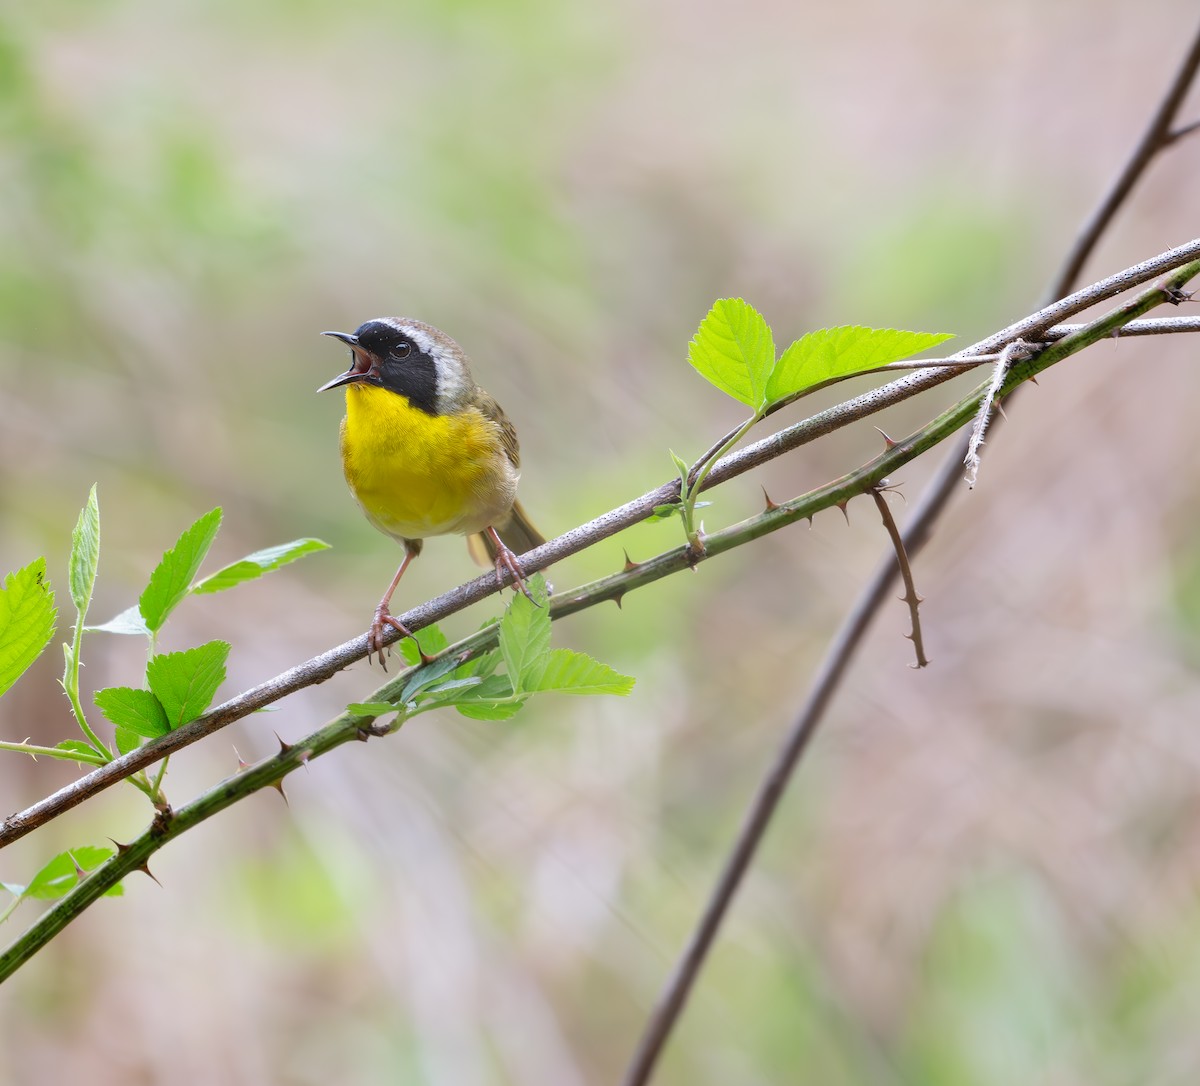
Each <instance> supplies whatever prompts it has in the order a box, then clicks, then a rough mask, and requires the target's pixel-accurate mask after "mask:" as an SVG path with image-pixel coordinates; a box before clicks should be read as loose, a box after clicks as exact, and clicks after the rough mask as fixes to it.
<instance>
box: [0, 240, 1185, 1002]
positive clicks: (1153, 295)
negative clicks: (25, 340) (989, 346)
mask: <svg viewBox="0 0 1200 1086" xmlns="http://www.w3.org/2000/svg"><path fill="white" fill-rule="evenodd" d="M1197 275H1200V259H1198V260H1194V261H1192V262H1191V263H1190V264H1187V265H1185V266H1184V267H1183V268H1180V269H1179V270H1178V271H1177V272H1175V273H1174V275H1172V276H1171V277H1170V279H1169V280H1168V281H1167V282H1165V283H1164V284H1160V285H1159V286H1155V287H1150V288H1148V289H1147V290H1145V291H1143V292H1142V293H1141V294H1140V295H1138V296H1137V297H1136V298H1134V299H1133V300H1131V301H1130V302H1128V303H1126V304H1125V305H1122V306H1119V307H1118V308H1117V309H1115V310H1113V311H1112V312H1111V313H1109V314H1106V315H1105V316H1103V317H1101V318H1100V319H1098V320H1096V321H1093V322H1092V323H1091V324H1089V325H1087V326H1086V327H1085V329H1084V330H1082V331H1080V332H1079V333H1076V334H1075V335H1073V336H1070V337H1067V338H1065V339H1063V340H1060V341H1059V342H1058V343H1055V344H1053V345H1051V346H1049V347H1047V348H1046V349H1045V350H1043V351H1042V352H1041V353H1040V354H1038V355H1037V356H1036V357H1034V358H1030V359H1028V360H1026V361H1023V362H1021V363H1019V364H1018V365H1016V366H1014V367H1013V368H1012V369H1011V370H1010V371H1009V376H1008V378H1007V380H1006V381H1005V387H1004V389H1003V390H1002V391H1003V392H1007V391H1011V389H1012V388H1014V387H1016V385H1017V384H1018V383H1019V382H1021V381H1025V380H1028V379H1029V378H1031V377H1033V376H1034V375H1035V374H1037V373H1040V372H1042V371H1043V370H1045V369H1048V368H1049V367H1050V366H1053V365H1055V364H1056V363H1058V362H1061V361H1062V360H1063V359H1065V358H1067V357H1069V356H1070V355H1072V354H1075V353H1077V352H1078V351H1081V350H1083V349H1084V348H1085V347H1088V346H1090V345H1091V344H1093V343H1096V342H1098V341H1099V340H1101V339H1103V338H1105V337H1107V336H1109V335H1111V333H1112V331H1113V329H1114V328H1116V327H1119V326H1120V325H1121V324H1122V323H1125V322H1128V321H1129V320H1132V319H1134V318H1135V317H1136V316H1138V315H1140V314H1141V313H1144V312H1146V311H1148V310H1149V309H1152V308H1153V307H1155V306H1157V305H1161V304H1162V303H1163V302H1164V301H1167V300H1168V299H1169V298H1170V297H1171V296H1172V292H1173V291H1174V290H1176V289H1177V288H1178V287H1179V286H1181V285H1182V284H1183V283H1185V282H1186V281H1187V280H1188V279H1190V278H1192V277H1194V276H1197ZM985 394H986V386H984V385H981V386H980V387H979V388H976V389H975V390H974V391H973V392H971V393H969V394H968V395H967V396H965V397H963V398H962V399H960V400H959V401H958V402H957V403H956V404H954V405H953V406H952V407H950V408H948V409H947V410H945V411H943V412H942V413H941V414H940V415H939V416H938V417H937V418H935V419H933V420H932V421H931V422H930V423H928V424H927V425H926V426H924V427H922V428H921V429H920V430H918V431H916V432H915V433H914V434H911V435H910V436H909V437H907V438H905V439H904V440H902V441H894V442H891V443H890V444H889V445H888V446H887V447H886V448H885V449H884V451H883V452H882V453H880V454H879V455H878V456H876V457H875V458H874V459H872V460H870V461H868V462H867V463H866V464H864V465H862V466H861V467H860V468H858V469H857V470H855V471H853V472H850V473H849V474H847V475H845V476H843V477H842V478H840V479H835V480H833V481H832V482H830V483H827V484H826V485H825V486H823V487H819V488H818V489H816V490H814V491H811V492H810V493H808V494H804V495H801V496H800V497H798V498H794V499H792V500H791V501H787V502H784V503H782V504H776V503H771V504H769V505H768V507H767V509H766V510H765V511H764V512H762V513H760V514H758V515H757V516H755V517H751V518H750V519H748V520H745V521H742V522H741V523H740V524H734V525H731V526H730V527H728V528H724V529H722V530H721V531H718V532H714V533H713V534H712V535H711V536H708V537H707V538H706V540H705V543H706V546H705V550H704V553H703V554H702V555H700V556H696V555H694V554H692V553H691V551H690V548H689V547H687V546H680V547H676V548H674V549H673V550H670V551H666V552H664V553H663V554H660V555H658V556H656V557H655V558H652V559H649V560H648V561H645V562H641V563H637V564H629V565H627V567H626V568H624V569H622V570H621V571H620V572H619V573H616V574H614V575H612V576H610V577H606V578H602V579H601V580H599V581H594V582H592V583H591V584H589V585H585V586H583V587H582V588H579V589H576V590H574V591H573V592H568V593H564V594H562V595H560V596H557V597H555V598H554V599H553V600H552V601H551V611H550V614H551V618H553V619H558V618H562V617H564V616H566V615H569V614H574V613H575V612H576V611H579V610H582V609H584V608H585V607H592V606H595V605H596V604H597V603H601V602H603V601H605V600H609V599H619V598H620V597H622V596H623V595H624V594H625V593H626V592H628V591H630V590H631V589H633V588H638V587H641V586H642V585H646V584H650V583H652V582H653V581H656V580H660V579H661V578H663V577H666V576H669V575H671V574H673V573H678V572H682V571H683V570H685V569H690V568H692V567H693V566H695V565H696V564H697V562H699V561H704V560H707V559H708V558H711V557H715V556H716V555H720V554H724V553H725V552H726V551H730V550H733V549H734V548H736V547H739V546H742V545H744V544H746V543H748V542H750V541H752V540H755V539H758V538H761V537H762V536H764V535H767V534H769V533H771V532H774V531H778V530H779V529H781V528H783V527H785V526H787V525H790V524H794V523H795V522H796V521H798V520H801V519H805V518H809V517H812V516H813V514H814V513H817V512H820V511H822V510H824V509H829V508H832V507H833V506H835V505H837V506H844V505H845V504H846V502H848V501H849V500H850V499H851V498H852V497H854V496H856V495H858V494H863V493H868V492H870V493H875V494H876V500H877V501H878V500H881V499H880V498H879V497H878V489H879V488H880V487H881V486H882V485H883V484H884V480H885V478H886V477H887V476H888V475H889V474H891V473H892V472H893V471H894V470H895V469H896V468H898V467H900V466H902V465H903V464H906V463H908V462H909V461H910V460H913V459H915V458H916V457H918V456H920V455H921V454H922V453H924V452H926V451H928V450H929V449H930V448H932V447H933V446H934V445H936V444H938V443H939V442H941V441H944V440H947V439H949V438H950V437H951V436H953V434H954V433H955V432H956V431H957V430H958V429H959V428H960V427H961V426H962V425H963V424H964V423H965V422H966V421H967V420H968V419H970V418H971V416H972V415H973V414H974V413H975V412H976V411H977V410H978V407H979V402H980V399H981V398H982V397H983V396H984V395H985ZM884 509H885V510H886V506H884ZM887 519H890V518H887ZM887 519H885V523H887ZM892 527H893V528H894V525H892ZM897 553H898V554H899V555H902V554H903V549H902V548H899V549H898V552H897ZM901 561H902V562H903V561H904V560H903V559H901ZM905 564H906V563H905ZM891 569H892V570H894V569H895V564H894V563H892V564H891ZM888 583H889V582H888V581H886V580H885V581H884V582H883V586H882V588H881V590H880V591H881V594H882V591H883V590H884V589H886V587H887V585H888ZM909 595H910V598H912V599H915V598H916V593H915V591H914V590H913V589H912V588H911V585H910V588H909ZM910 606H913V608H914V611H913V613H914V631H916V630H917V629H918V627H917V626H916V625H915V604H910ZM868 619H869V612H865V611H864V612H863V615H862V619H861V621H862V622H863V623H864V624H865V622H866V621H867V620H868ZM864 628H865V626H864ZM496 635H497V627H496V626H495V625H492V626H489V627H487V628H485V629H483V630H480V631H479V632H478V633H476V634H474V635H472V636H471V637H468V638H466V639H464V640H463V641H460V642H458V643H457V644H456V645H452V646H450V647H449V648H447V649H445V650H444V652H443V653H441V654H439V655H440V656H444V657H454V658H466V657H467V656H470V655H473V654H475V653H477V652H481V651H485V650H487V649H489V648H492V647H494V646H495V644H496ZM916 643H917V653H918V661H920V660H922V659H923V652H922V650H921V647H920V642H919V640H918V641H917V642H916ZM846 660H848V656H846V657H845V658H844V659H843V660H842V662H841V663H840V664H839V665H838V666H837V668H836V669H833V670H831V671H830V676H831V678H830V682H831V683H833V682H835V680H836V675H837V674H840V669H841V668H844V666H845V662H846ZM409 675H410V673H402V674H400V675H397V676H395V677H394V678H392V679H391V680H389V681H388V682H387V683H385V684H384V685H383V686H382V687H381V688H380V689H379V690H377V691H376V692H375V693H374V694H372V695H371V696H370V699H369V700H370V701H379V702H395V701H396V700H397V699H398V698H399V697H400V695H401V691H402V690H403V688H404V686H405V685H406V684H407V681H408V678H409ZM832 690H833V686H832V685H831V686H830V687H829V688H828V691H827V692H826V693H825V694H823V695H822V697H823V698H827V697H828V696H829V694H831V693H832ZM823 704H824V702H823V701H822V703H821V705H822V706H823ZM818 718H819V710H818V711H817V716H813V717H812V718H811V719H812V721H813V725H812V726H815V721H816V720H817V719H818ZM374 719H375V718H374V717H372V716H368V715H358V714H353V713H350V712H345V713H342V714H341V715H340V716H339V717H337V718H336V719H335V720H333V721H331V722H330V723H329V724H327V725H325V726H324V727H323V728H321V729H319V730H318V731H316V732H313V733H312V734H311V735H309V736H306V737H305V738H304V739H301V740H300V741H299V742H297V743H294V744H286V745H283V747H282V749H281V750H280V752H279V753H278V754H276V755H275V756H273V757H271V758H268V759H265V760H263V761H262V762H260V763H258V764H257V765H255V766H252V767H250V768H249V769H247V770H245V771H244V772H242V773H239V774H237V775H235V776H234V777H231V778H228V779H227V780H224V781H222V782H220V783H219V784H218V785H216V786H214V787H213V788H211V789H209V791H208V792H206V793H204V794H203V795H202V796H200V797H199V798H197V799H196V800H194V801H193V802H192V803H189V804H187V805H186V806H184V807H182V808H180V809H179V810H178V811H170V810H166V811H161V812H159V814H158V815H157V816H156V817H155V820H154V822H153V823H152V825H151V826H150V828H149V829H148V830H147V831H146V832H145V833H144V834H143V835H142V836H141V837H140V838H138V839H137V840H136V841H134V842H133V843H132V844H130V845H123V846H121V847H120V848H119V850H118V854H117V855H116V856H114V857H112V858H111V859H110V860H108V861H107V862H106V863H104V864H103V865H101V866H100V867H99V868H97V869H96V871H95V872H93V873H92V874H91V875H90V876H88V877H87V878H86V879H84V880H83V881H82V882H80V883H79V884H78V885H77V886H76V887H75V888H74V889H72V890H71V891H70V892H69V893H68V894H67V895H66V896H65V897H63V898H62V899H61V901H59V902H58V904H56V905H55V906H54V907H52V908H51V909H50V910H49V911H48V912H47V913H45V914H44V915H43V916H42V917H41V918H40V919H38V920H37V921H35V922H34V924H33V925H32V926H31V927H30V928H29V929H27V930H26V931H25V932H24V933H23V934H22V935H21V936H19V937H18V938H17V940H16V941H15V942H14V943H13V944H12V946H10V947H9V948H8V949H7V950H6V951H5V952H4V953H3V954H0V981H3V980H4V978H5V977H6V976H8V975H9V974H11V973H12V972H13V971H15V970H16V969H17V968H18V967H19V966H20V965H21V964H22V963H24V962H25V961H28V959H29V958H30V957H32V956H33V955H34V954H35V953H36V952H37V951H38V949H40V948H41V947H42V946H44V945H45V944H46V943H47V942H48V941H49V940H50V939H52V938H53V937H54V936H55V935H56V934H58V932H60V931H61V930H62V929H63V928H64V927H65V926H66V925H67V924H68V923H70V921H71V920H72V919H74V918H75V917H76V916H78V915H79V914H80V913H81V912H82V911H83V910H84V909H85V908H87V907H88V905H90V904H91V903H92V902H93V901H96V900H97V899H98V898H99V897H100V896H102V895H103V893H104V892H105V891H106V890H108V889H109V888H110V887H112V886H114V885H115V884H116V883H117V882H119V881H120V880H121V879H122V878H124V877H125V876H126V875H129V874H132V873H133V872H134V871H137V870H141V869H143V868H145V865H146V862H147V860H148V859H149V857H150V856H151V855H152V854H153V853H154V852H156V851H157V850H158V849H160V848H162V847H163V846H164V845H165V844H166V843H167V842H168V841H170V840H173V839H174V838H176V837H178V836H179V835H180V834H181V833H184V832H186V831H187V830H189V829H191V828H192V827H193V826H196V825H198V824H199V823H200V822H203V821H206V820H207V819H209V818H211V817H213V816H214V815H216V814H218V813H220V812H221V811H223V810H225V809H226V808H228V807H229V806H231V805H232V804H233V803H236V802H237V801H238V800H240V799H244V798H246V797H247V796H249V795H251V794H253V793H254V792H256V791H258V790H259V789H261V788H263V787H266V786H268V785H270V786H279V785H280V784H281V782H282V780H283V778H284V777H285V776H286V775H287V774H288V773H290V772H292V771H293V770H295V769H297V768H298V767H299V766H301V765H310V764H311V763H312V762H313V761H314V760H316V759H317V758H318V757H320V756H322V755H323V754H325V753H327V752H328V751H330V750H333V749H335V748H336V747H339V746H341V745H343V744H344V743H346V742H349V741H351V740H353V739H365V738H368V737H369V736H372V735H383V734H388V733H389V732H390V731H391V730H392V729H382V730H376V729H374V728H373V727H372V724H373V721H374ZM810 730H811V726H810ZM805 742H807V733H805V734H804V735H802V736H801V737H800V738H799V739H798V740H797V743H796V745H795V746H794V755H793V758H796V757H799V753H800V751H801V750H802V749H803V746H804V743H805ZM789 771H790V768H783V769H781V770H780V772H779V774H777V775H775V774H773V775H772V783H771V785H770V795H771V797H772V798H771V800H770V803H769V804H768V805H766V806H763V807H762V809H761V811H760V821H759V823H758V832H759V833H760V834H761V832H762V830H764V829H765V828H766V825H767V822H768V821H769V819H770V814H771V810H773V807H774V803H775V802H777V801H778V797H779V795H781V794H782V788H783V785H784V783H786V779H787V775H788V772H789ZM751 855H752V850H735V853H734V859H735V861H737V863H738V864H740V865H741V866H740V867H735V868H734V869H733V874H732V875H731V876H730V878H732V880H733V881H731V882H729V883H727V884H725V883H723V886H725V892H726V893H727V894H728V895H729V896H732V893H733V891H734V889H736V885H737V881H738V880H739V879H740V877H741V872H742V871H744V869H745V865H746V864H748V863H749V860H750V857H751ZM713 931H714V932H715V928H714V929H713ZM701 957H702V956H701ZM699 960H700V959H696V961H695V965H696V967H697V968H698V965H699ZM680 990H681V991H686V989H680Z"/></svg>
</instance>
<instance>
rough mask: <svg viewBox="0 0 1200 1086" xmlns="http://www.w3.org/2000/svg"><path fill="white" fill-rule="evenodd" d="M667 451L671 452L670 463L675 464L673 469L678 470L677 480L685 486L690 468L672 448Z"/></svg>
mask: <svg viewBox="0 0 1200 1086" xmlns="http://www.w3.org/2000/svg"><path fill="white" fill-rule="evenodd" d="M667 451H668V452H669V453H670V454H671V463H673V464H674V465H675V470H676V471H677V472H679V481H680V482H681V483H682V484H683V485H684V486H685V487H686V486H687V478H688V473H689V472H690V471H691V470H692V469H691V467H690V466H689V465H688V462H687V461H686V460H684V459H683V457H682V456H680V455H679V454H678V453H677V452H676V451H675V450H674V449H668V450H667ZM676 504H679V503H676Z"/></svg>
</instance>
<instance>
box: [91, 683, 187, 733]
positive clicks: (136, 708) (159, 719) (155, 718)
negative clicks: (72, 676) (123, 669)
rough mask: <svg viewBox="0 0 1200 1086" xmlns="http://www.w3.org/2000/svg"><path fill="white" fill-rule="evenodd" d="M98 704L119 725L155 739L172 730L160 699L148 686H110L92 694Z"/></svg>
mask: <svg viewBox="0 0 1200 1086" xmlns="http://www.w3.org/2000/svg"><path fill="white" fill-rule="evenodd" d="M93 700H94V701H95V702H96V705H97V707H98V708H99V709H100V712H102V713H103V714H104V715H105V716H106V717H108V719H109V720H111V721H112V722H113V723H114V724H115V725H116V726H117V727H118V728H124V729H126V730H127V731H131V732H134V733H135V734H136V735H141V736H144V737H145V738H147V739H157V738H158V737H159V736H160V735H166V734H167V732H169V731H170V730H171V725H170V723H169V722H168V721H167V713H166V710H165V709H164V708H163V706H162V702H160V701H159V700H158V698H156V697H155V696H154V695H153V694H152V693H150V691H149V690H135V689H134V688H132V687H129V686H110V687H107V688H106V689H104V690H97V691H96V693H95V695H94V696H93Z"/></svg>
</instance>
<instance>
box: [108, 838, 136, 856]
mask: <svg viewBox="0 0 1200 1086" xmlns="http://www.w3.org/2000/svg"><path fill="white" fill-rule="evenodd" d="M109 840H110V841H111V842H112V843H113V845H114V846H116V850H117V855H118V856H124V855H125V853H127V852H128V851H129V850H130V849H131V848H133V845H123V844H121V842H120V841H118V840H117V839H116V838H115V837H110V838H109Z"/></svg>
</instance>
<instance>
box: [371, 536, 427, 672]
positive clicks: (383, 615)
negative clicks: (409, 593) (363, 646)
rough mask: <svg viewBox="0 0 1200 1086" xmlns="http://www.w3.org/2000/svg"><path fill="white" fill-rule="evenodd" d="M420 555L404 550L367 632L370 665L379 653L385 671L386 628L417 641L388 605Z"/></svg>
mask: <svg viewBox="0 0 1200 1086" xmlns="http://www.w3.org/2000/svg"><path fill="white" fill-rule="evenodd" d="M418 553H419V549H418V550H414V549H413V548H412V547H408V546H406V547H405V548H404V561H403V562H401V563H400V568H399V569H398V570H396V576H395V577H393V578H392V583H391V584H390V585H388V590H387V591H386V592H385V593H384V594H383V599H381V600H380V601H379V606H378V607H376V608H375V618H374V621H372V623H371V628H370V629H369V630H368V631H367V662H368V663H369V662H370V660H371V657H372V656H374V655H375V654H376V653H378V654H379V666H380V667H382V668H383V670H384V671H387V663H386V661H385V658H384V655H383V650H384V647H385V646H384V644H383V628H384V626H391V628H392V629H393V630H396V631H397V632H398V633H400V634H401V635H402V636H404V637H412V639H413V640H414V641H416V640H417V639H416V638H415V637H413V632H412V630H410V629H409V628H408V627H407V626H405V625H404V623H403V622H401V621H400V620H399V619H398V618H396V617H395V616H394V615H393V614H392V613H391V611H389V610H388V604H389V603H391V602H392V593H393V592H395V591H396V585H398V584H399V583H400V578H401V577H403V576H404V571H405V570H406V569H408V563H409V562H411V561H412V560H413V559H414V558H416V556H417V554H418ZM417 651H418V652H420V651H421V645H420V642H417ZM421 658H422V660H423V659H424V658H425V653H424V652H421Z"/></svg>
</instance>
